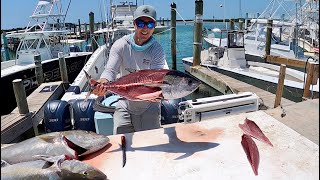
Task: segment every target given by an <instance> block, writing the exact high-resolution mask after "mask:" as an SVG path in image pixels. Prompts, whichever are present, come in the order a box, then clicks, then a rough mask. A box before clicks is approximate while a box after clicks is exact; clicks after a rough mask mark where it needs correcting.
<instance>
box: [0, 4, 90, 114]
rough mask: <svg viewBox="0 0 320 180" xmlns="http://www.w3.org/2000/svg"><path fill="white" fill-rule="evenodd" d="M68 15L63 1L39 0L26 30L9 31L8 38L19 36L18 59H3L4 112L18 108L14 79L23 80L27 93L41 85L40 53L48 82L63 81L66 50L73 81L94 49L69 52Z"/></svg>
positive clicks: (69, 74) (2, 87) (2, 109)
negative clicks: (61, 64) (37, 67)
mask: <svg viewBox="0 0 320 180" xmlns="http://www.w3.org/2000/svg"><path fill="white" fill-rule="evenodd" d="M66 14H67V13H65V12H64V9H63V8H62V2H61V1H56V0H39V1H38V3H37V5H36V7H35V9H34V11H33V13H32V15H31V16H30V18H31V19H30V21H29V23H28V25H27V27H26V28H25V30H24V31H23V32H11V33H7V36H6V38H8V39H9V38H18V39H20V43H19V45H18V48H17V51H16V58H15V59H13V60H8V61H3V62H1V84H2V86H1V91H2V93H1V98H2V100H3V101H4V102H3V103H4V104H6V106H5V107H4V108H1V115H5V114H8V113H10V112H11V111H12V110H13V109H14V108H15V107H16V101H15V97H14V93H13V87H12V81H13V80H15V79H22V80H23V85H24V87H25V91H26V95H27V96H28V95H29V94H30V93H31V92H32V91H33V90H35V89H36V88H37V87H38V83H37V81H36V77H35V64H34V57H35V56H36V55H37V56H39V55H40V58H41V64H42V69H43V72H44V78H45V81H46V82H49V81H57V80H60V71H59V61H58V60H59V58H58V53H60V52H62V53H63V57H64V58H65V61H66V65H67V69H68V79H69V81H71V82H72V81H73V80H74V78H75V77H76V76H77V75H78V73H79V72H80V70H81V69H82V67H83V66H84V64H85V62H86V61H87V60H88V59H89V58H90V56H91V54H92V52H70V49H69V46H68V44H67V34H68V33H69V30H67V29H66V27H65V24H64V20H65V17H66Z"/></svg>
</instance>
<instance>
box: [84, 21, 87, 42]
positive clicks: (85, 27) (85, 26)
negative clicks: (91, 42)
mask: <svg viewBox="0 0 320 180" xmlns="http://www.w3.org/2000/svg"><path fill="white" fill-rule="evenodd" d="M84 32H85V38H86V40H88V30H87V23H84Z"/></svg>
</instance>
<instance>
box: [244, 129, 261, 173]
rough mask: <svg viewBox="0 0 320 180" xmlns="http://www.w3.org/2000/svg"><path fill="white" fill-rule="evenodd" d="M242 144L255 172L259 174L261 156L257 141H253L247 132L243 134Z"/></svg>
mask: <svg viewBox="0 0 320 180" xmlns="http://www.w3.org/2000/svg"><path fill="white" fill-rule="evenodd" d="M241 145H242V147H243V150H244V152H245V153H246V155H247V159H248V161H249V163H250V165H251V167H252V170H253V172H254V174H255V175H256V176H257V175H258V168H259V161H260V156H259V150H258V147H257V145H256V143H255V142H254V141H253V139H252V138H251V136H249V135H247V134H243V135H242V140H241Z"/></svg>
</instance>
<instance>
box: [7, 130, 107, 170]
mask: <svg viewBox="0 0 320 180" xmlns="http://www.w3.org/2000/svg"><path fill="white" fill-rule="evenodd" d="M109 141H110V140H109V138H108V137H107V136H104V135H100V134H96V133H94V132H89V131H83V130H73V131H62V132H53V133H47V134H43V135H40V136H36V137H33V138H30V139H27V140H25V141H22V142H19V143H16V144H13V145H11V146H8V147H4V148H1V160H4V161H5V162H7V163H9V164H15V163H19V162H25V161H32V160H35V156H37V155H45V156H58V155H67V156H69V157H71V158H73V159H78V157H79V156H83V155H86V154H90V153H92V152H95V151H98V150H100V149H102V148H103V147H105V146H106V145H107V144H108V143H109Z"/></svg>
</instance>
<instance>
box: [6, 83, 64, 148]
mask: <svg viewBox="0 0 320 180" xmlns="http://www.w3.org/2000/svg"><path fill="white" fill-rule="evenodd" d="M63 86H64V84H63V83H62V81H57V82H48V83H42V84H41V85H40V86H39V87H38V88H37V89H36V90H35V91H34V92H32V93H31V94H30V95H29V96H28V97H27V103H28V107H29V111H30V113H28V114H26V115H21V114H19V110H18V108H15V109H14V110H13V111H12V112H11V113H10V114H8V115H5V116H1V143H10V142H11V141H12V140H14V139H15V138H17V137H18V136H20V135H21V134H23V133H24V132H26V131H27V130H29V129H30V128H32V127H34V128H36V127H37V125H38V124H39V122H40V121H41V120H42V119H43V117H44V112H43V109H44V106H45V105H46V103H47V102H48V101H50V100H54V99H58V98H59V97H60V96H61V95H62V93H63V92H64V88H63ZM50 88H51V89H50Z"/></svg>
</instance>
